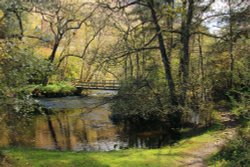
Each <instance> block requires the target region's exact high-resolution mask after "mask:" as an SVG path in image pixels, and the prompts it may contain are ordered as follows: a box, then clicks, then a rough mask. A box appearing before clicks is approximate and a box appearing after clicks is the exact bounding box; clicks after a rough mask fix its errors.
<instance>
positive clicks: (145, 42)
mask: <svg viewBox="0 0 250 167" xmlns="http://www.w3.org/2000/svg"><path fill="white" fill-rule="evenodd" d="M249 12H250V6H249V2H248V1H241V0H225V1H222V0H202V1H195V0H133V1H130V0H125V1H124V0H115V1H113V0H99V1H94V0H93V1H87V0H86V1H85V0H82V1H68V0H42V1H36V0H30V1H26V0H1V2H0V80H1V82H0V100H1V101H0V106H2V105H3V106H4V105H5V106H6V105H11V104H12V103H14V102H17V104H18V105H19V104H25V103H26V104H27V105H24V106H26V107H27V109H26V108H24V110H27V111H30V110H29V109H28V108H29V107H28V106H30V104H31V103H32V101H33V99H32V94H33V96H36V97H40V96H45V97H58V96H68V95H75V94H77V90H76V88H75V87H74V86H72V81H74V80H80V81H82V82H90V81H98V80H104V79H105V80H118V81H119V82H120V83H122V84H121V87H120V89H119V91H118V94H117V95H116V96H114V98H113V100H112V102H111V110H112V114H111V118H112V120H113V121H114V122H115V123H124V124H126V123H129V124H132V125H134V126H133V129H137V128H138V127H139V125H140V126H143V127H147V126H148V127H149V128H151V129H150V130H151V131H153V130H161V131H166V132H168V133H171V134H173V135H174V136H175V137H176V138H177V139H179V137H178V136H180V132H181V131H182V130H183V129H185V128H190V129H191V130H197V128H200V127H207V128H208V127H210V126H212V125H213V124H214V123H215V122H216V115H217V114H218V112H217V111H218V110H219V111H227V112H231V111H232V113H233V111H234V112H235V113H234V114H235V115H236V117H238V118H239V119H243V118H242V117H244V118H245V117H248V118H249V115H248V114H249V103H248V102H247V101H248V99H249V92H250V90H249V85H250V80H249V79H250V58H249V52H250V47H249V45H250V40H249V33H250V22H249V21H250V13H249ZM10 99H11V100H10ZM13 99H14V100H13ZM19 111H20V110H19ZM25 113H26V112H25ZM27 113H30V112H27ZM0 120H1V119H0ZM239 122H241V121H239ZM243 122H244V121H243ZM158 123H159V124H158ZM242 124H244V125H245V123H242ZM158 125H159V126H158ZM247 126H248V124H247V123H246V125H245V126H244V128H243V130H240V131H239V133H241V134H244V133H242V131H244V132H247V131H248V130H247V128H245V127H247ZM138 130H140V129H138ZM198 138H199V137H197V139H198ZM208 139H211V138H209V137H208V138H207V140H208ZM235 141H239V142H238V145H237V142H236V143H235V142H234V141H233V142H232V144H231V146H230V145H229V146H228V148H225V150H224V152H222V153H221V154H220V155H222V157H223V158H227V161H230V160H232V161H233V158H232V156H231V154H230V152H232V150H233V149H235V150H239V149H240V148H241V146H242V145H244V142H247V141H248V137H247V136H245V135H241V137H240V138H239V139H235ZM243 149H248V148H247V147H244V148H243ZM16 151H17V152H18V150H16ZM26 151H27V152H29V153H31V152H32V151H29V150H26ZM143 151H144V150H143ZM247 151H249V150H244V151H243V152H244V153H245V152H247ZM7 152H8V151H7ZM38 152H39V151H38ZM129 152H130V151H128V152H126V151H125V152H121V153H110V154H109V153H103V154H104V157H105V156H108V157H109V156H112V154H114V156H115V155H116V154H117V155H118V154H127V153H129ZM139 152H140V153H139V154H143V153H142V151H139ZM166 152H167V151H166ZM233 152H234V151H233ZM40 153H44V154H46V153H45V151H44V152H43V151H42V150H41V152H40ZM151 153H152V154H154V153H155V150H145V154H151ZM11 154H12V155H14V156H17V155H15V149H10V155H11ZM48 154H56V155H55V156H60V155H62V154H63V153H62V154H61V153H57V152H51V153H48ZM58 154H60V155H58ZM65 154H67V153H65ZM69 154H70V155H69V157H71V158H72V155H71V154H73V153H69ZM84 154H86V156H87V153H84ZM235 154H237V156H235V157H237V159H238V160H240V157H241V156H240V155H238V152H237V151H235ZM89 155H93V156H94V159H95V158H96V156H95V155H94V153H90V154H89ZM97 155H102V153H99V154H97ZM136 155H138V154H137V153H136ZM244 155H245V154H244ZM246 155H247V154H246ZM51 156H52V155H51ZM242 157H244V156H242ZM109 158H110V157H109ZM109 158H107V159H109ZM137 158H138V159H140V158H139V157H137ZM154 158H155V157H154ZM104 159H105V158H104ZM228 159H230V160H228ZM24 161H26V160H24ZM24 161H23V163H24ZM124 161H125V160H124ZM124 161H121V162H124ZM140 161H141V160H140ZM121 162H119V163H121ZM164 162H165V160H164ZM241 162H243V161H240V162H239V164H240V165H242V164H241ZM33 163H34V162H33ZM48 163H49V162H48ZM119 163H118V164H119ZM138 163H139V162H138ZM149 163H150V162H149ZM151 163H153V162H151ZM235 163H236V164H237V163H238V162H236V161H235ZM81 165H82V164H81ZM99 165H100V164H99ZM138 165H142V164H140V163H139V164H138ZM144 165H145V164H144ZM159 166H160V165H159ZM243 166H244V165H243Z"/></svg>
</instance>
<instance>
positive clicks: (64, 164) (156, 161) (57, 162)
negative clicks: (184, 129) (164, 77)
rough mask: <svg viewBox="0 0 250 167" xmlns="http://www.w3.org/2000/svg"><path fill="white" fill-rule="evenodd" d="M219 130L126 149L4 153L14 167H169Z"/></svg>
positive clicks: (11, 149)
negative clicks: (165, 143)
mask: <svg viewBox="0 0 250 167" xmlns="http://www.w3.org/2000/svg"><path fill="white" fill-rule="evenodd" d="M220 134H221V131H217V132H215V131H211V132H206V133H205V134H202V135H199V136H196V137H191V138H189V139H185V140H181V141H180V142H179V143H177V144H175V145H174V146H171V147H170V146H169V147H164V148H160V149H128V150H120V151H110V152H71V151H65V152H61V151H47V150H38V149H27V148H5V149H3V154H4V155H6V156H7V157H8V159H9V161H10V162H11V163H12V164H13V166H17V167H19V166H20V167H45V166H47V167H78V166H79V167H102V166H110V167H137V166H138V167H145V166H150V167H165V166H166V167H171V166H180V165H181V164H182V163H181V161H182V160H183V159H187V158H189V153H192V152H193V151H194V150H195V149H198V148H200V147H202V146H203V145H204V144H205V143H208V142H213V141H215V140H216V138H218V137H219V136H220Z"/></svg>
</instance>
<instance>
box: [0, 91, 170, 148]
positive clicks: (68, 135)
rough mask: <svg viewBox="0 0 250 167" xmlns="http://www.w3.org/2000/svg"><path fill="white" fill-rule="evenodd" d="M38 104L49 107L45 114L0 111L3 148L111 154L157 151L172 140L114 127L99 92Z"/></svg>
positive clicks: (149, 132) (161, 133) (158, 134)
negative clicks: (141, 149) (134, 148)
mask: <svg viewBox="0 0 250 167" xmlns="http://www.w3.org/2000/svg"><path fill="white" fill-rule="evenodd" d="M39 103H40V104H41V105H43V106H44V107H45V108H47V109H46V111H45V114H43V115H35V116H28V117H27V116H20V115H18V114H16V113H15V112H13V111H12V112H0V147H2V146H22V147H35V148H40V149H50V150H54V149H58V150H74V151H80V150H85V151H93V150H95V151H109V150H118V149H121V148H128V147H137V148H155V147H160V146H162V145H166V144H167V143H169V140H170V136H169V135H168V134H167V133H166V132H164V130H161V131H159V130H158V129H156V130H153V131H152V129H151V130H147V129H145V130H140V131H139V132H138V131H137V130H136V129H135V127H133V128H131V127H130V126H129V125H128V124H127V125H126V126H125V125H124V124H122V123H120V124H119V125H117V124H116V125H115V124H114V123H113V122H112V121H111V120H110V114H111V113H110V110H109V99H107V98H104V97H100V96H99V93H97V94H93V96H90V97H64V98H49V99H45V98H44V99H39ZM5 110H6V109H5ZM140 129H143V128H140Z"/></svg>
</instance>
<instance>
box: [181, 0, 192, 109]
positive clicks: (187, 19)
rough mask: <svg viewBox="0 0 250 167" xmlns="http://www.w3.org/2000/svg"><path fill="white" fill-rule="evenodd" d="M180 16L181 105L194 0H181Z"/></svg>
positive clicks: (184, 100)
mask: <svg viewBox="0 0 250 167" xmlns="http://www.w3.org/2000/svg"><path fill="white" fill-rule="evenodd" d="M186 6H187V12H185V13H184V14H183V16H182V27H181V30H182V31H181V43H182V51H183V53H182V54H181V61H180V63H181V65H180V67H181V72H182V83H181V85H182V88H181V99H180V103H181V105H185V104H186V97H187V91H188V82H189V61H190V51H189V43H190V37H191V35H190V28H191V23H192V18H193V10H194V0H188V3H187V0H184V1H183V9H184V11H185V10H186Z"/></svg>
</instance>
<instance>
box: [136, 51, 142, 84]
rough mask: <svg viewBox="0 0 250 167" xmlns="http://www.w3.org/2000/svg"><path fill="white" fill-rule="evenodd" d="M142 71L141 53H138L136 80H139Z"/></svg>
mask: <svg viewBox="0 0 250 167" xmlns="http://www.w3.org/2000/svg"><path fill="white" fill-rule="evenodd" d="M140 71H141V70H140V57H139V53H136V79H139V77H140Z"/></svg>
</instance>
